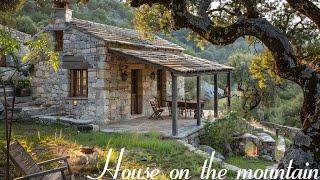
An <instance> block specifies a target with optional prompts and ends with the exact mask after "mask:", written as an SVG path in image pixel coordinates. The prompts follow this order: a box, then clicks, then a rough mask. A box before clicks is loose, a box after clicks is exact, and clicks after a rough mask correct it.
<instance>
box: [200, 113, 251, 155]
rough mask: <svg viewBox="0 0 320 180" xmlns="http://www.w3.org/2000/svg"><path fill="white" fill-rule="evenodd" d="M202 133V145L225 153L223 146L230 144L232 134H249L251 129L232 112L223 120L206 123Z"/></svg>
mask: <svg viewBox="0 0 320 180" xmlns="http://www.w3.org/2000/svg"><path fill="white" fill-rule="evenodd" d="M204 131H205V132H204V135H203V136H202V137H201V138H202V139H201V140H202V143H203V144H206V145H209V146H211V147H213V148H215V149H216V150H217V151H219V152H222V153H225V152H226V151H227V149H225V144H227V143H231V142H232V140H233V137H232V136H233V134H234V133H245V132H251V129H250V128H249V127H248V125H247V123H246V122H245V121H244V120H243V119H242V118H241V117H240V116H238V114H237V113H234V112H232V113H230V114H229V115H228V116H226V117H225V118H222V119H219V120H216V121H214V122H208V123H206V124H205V126H204Z"/></svg>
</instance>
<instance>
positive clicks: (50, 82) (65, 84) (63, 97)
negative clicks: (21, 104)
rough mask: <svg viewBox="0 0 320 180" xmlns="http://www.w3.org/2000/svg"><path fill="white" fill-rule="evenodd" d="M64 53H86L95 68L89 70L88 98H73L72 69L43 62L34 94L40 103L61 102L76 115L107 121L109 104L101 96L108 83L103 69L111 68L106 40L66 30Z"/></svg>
mask: <svg viewBox="0 0 320 180" xmlns="http://www.w3.org/2000/svg"><path fill="white" fill-rule="evenodd" d="M63 46H64V51H63V52H61V57H62V56H63V55H75V56H83V57H84V58H85V60H86V61H87V62H88V63H89V64H90V65H91V66H92V67H93V68H92V69H88V81H89V83H88V89H89V91H88V98H87V99H77V98H70V97H69V83H70V82H69V70H68V69H62V68H61V67H60V68H59V70H58V72H54V71H53V70H52V68H50V67H48V66H46V65H45V64H43V63H41V64H38V65H37V66H36V68H35V72H34V74H33V79H32V84H33V87H34V88H33V89H34V90H33V97H34V98H35V99H36V101H37V103H38V104H49V105H52V104H57V105H60V106H61V107H62V109H65V113H66V114H68V115H73V116H75V117H76V118H82V119H93V120H95V121H96V122H98V121H99V123H105V122H106V121H107V119H106V114H107V108H108V107H107V105H106V103H105V102H104V101H103V100H102V99H101V98H100V97H101V94H103V89H102V88H103V87H104V86H105V85H104V83H105V81H104V79H102V78H101V76H102V75H101V73H102V71H103V70H105V69H107V68H108V64H107V62H106V53H105V47H104V41H101V40H99V39H97V38H94V37H92V36H89V35H87V34H84V33H82V32H80V31H78V30H75V29H66V30H65V32H64V45H63Z"/></svg>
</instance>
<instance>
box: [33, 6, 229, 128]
mask: <svg viewBox="0 0 320 180" xmlns="http://www.w3.org/2000/svg"><path fill="white" fill-rule="evenodd" d="M52 17H53V19H52V23H51V24H50V25H49V26H47V27H45V28H44V29H43V31H44V32H48V33H50V34H52V37H54V39H55V43H56V50H57V51H60V54H61V60H62V61H61V64H60V68H59V70H58V72H54V71H53V70H52V69H50V68H48V67H45V65H44V64H38V65H37V66H36V68H35V72H34V74H33V87H34V90H33V99H34V100H36V102H37V103H38V104H42V105H44V104H45V105H48V106H49V105H58V106H59V107H60V109H61V112H60V113H64V114H67V115H72V116H73V117H76V119H90V120H94V121H95V122H96V123H98V124H107V123H109V122H113V121H123V120H130V119H134V118H135V117H141V116H150V115H151V114H152V113H153V111H152V108H151V106H150V100H151V99H154V97H157V98H158V99H159V100H161V103H163V104H164V103H165V102H166V101H167V100H170V99H172V101H173V102H174V101H175V100H177V99H179V98H183V97H184V76H195V75H197V76H199V75H200V74H201V73H217V72H218V71H220V72H223V71H225V72H229V71H230V70H231V68H230V67H227V66H223V65H220V64H218V63H216V62H211V61H207V60H203V59H199V58H196V57H192V56H189V55H185V54H183V50H184V49H183V48H181V47H180V46H178V45H176V44H173V43H171V42H169V41H167V40H164V39H162V38H160V37H157V36H156V37H155V38H154V40H148V39H144V38H142V37H141V36H140V35H139V33H138V32H137V31H135V30H131V29H124V28H118V27H113V26H109V25H103V24H99V23H95V22H90V21H85V20H80V19H76V18H72V10H71V9H69V8H68V5H66V6H64V7H61V6H60V7H59V6H56V7H54V9H53V12H52ZM178 76H179V77H178ZM173 106H174V103H173ZM174 116H175V115H174Z"/></svg>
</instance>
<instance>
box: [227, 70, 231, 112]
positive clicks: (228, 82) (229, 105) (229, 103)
mask: <svg viewBox="0 0 320 180" xmlns="http://www.w3.org/2000/svg"><path fill="white" fill-rule="evenodd" d="M227 85H228V89H227V90H228V110H229V111H230V110H231V71H229V72H228V74H227Z"/></svg>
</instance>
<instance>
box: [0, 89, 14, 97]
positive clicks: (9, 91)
mask: <svg viewBox="0 0 320 180" xmlns="http://www.w3.org/2000/svg"><path fill="white" fill-rule="evenodd" d="M6 94H7V97H11V96H13V89H12V88H6ZM3 96H4V90H3V89H2V88H0V97H3Z"/></svg>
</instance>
